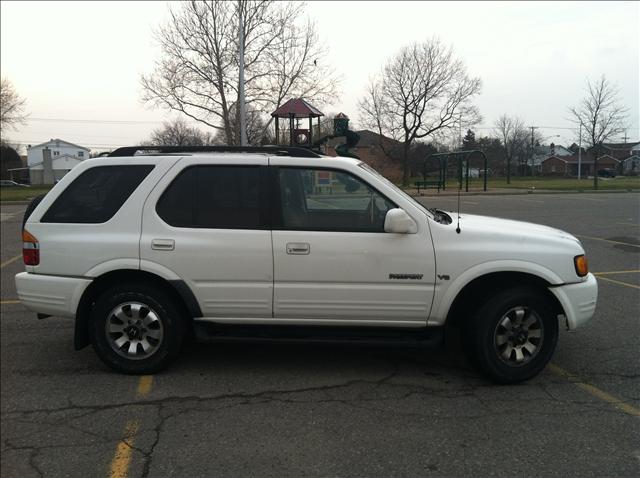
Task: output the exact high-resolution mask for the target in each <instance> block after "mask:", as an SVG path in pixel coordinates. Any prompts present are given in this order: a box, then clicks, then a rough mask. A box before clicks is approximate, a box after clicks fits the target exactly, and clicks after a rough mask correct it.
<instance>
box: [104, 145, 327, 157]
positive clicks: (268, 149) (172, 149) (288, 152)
mask: <svg viewBox="0 0 640 478" xmlns="http://www.w3.org/2000/svg"><path fill="white" fill-rule="evenodd" d="M138 151H147V152H149V153H150V154H172V153H268V154H272V155H274V156H292V157H296V158H319V157H320V155H319V154H318V153H316V152H315V151H311V150H310V149H305V148H295V147H291V146H125V147H123V148H118V149H116V150H114V151H112V152H111V153H109V157H113V156H119V157H122V156H135V154H136V153H137V152H138Z"/></svg>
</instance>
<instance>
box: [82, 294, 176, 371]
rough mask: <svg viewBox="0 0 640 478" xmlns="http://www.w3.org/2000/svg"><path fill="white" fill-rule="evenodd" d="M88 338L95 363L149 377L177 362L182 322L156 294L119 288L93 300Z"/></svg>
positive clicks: (165, 296)
mask: <svg viewBox="0 0 640 478" xmlns="http://www.w3.org/2000/svg"><path fill="white" fill-rule="evenodd" d="M119 317H122V318H123V319H125V320H120V319H119ZM147 322H148V323H147ZM120 328H123V330H119V329H120ZM114 330H117V331H115V332H113V331H114ZM110 331H111V332H110ZM89 335H90V338H91V343H92V345H93V348H94V350H95V351H96V354H97V355H98V357H100V359H101V360H102V361H103V362H104V363H105V364H107V365H108V366H109V367H111V368H112V369H114V370H116V371H118V372H121V373H125V374H151V373H156V372H159V371H161V370H163V369H165V368H166V367H167V366H168V365H169V364H170V363H171V362H173V361H174V360H175V359H176V357H177V356H178V354H179V352H180V347H181V345H182V341H183V338H184V335H185V318H184V314H183V313H182V312H181V309H180V308H179V307H177V306H176V304H175V303H174V302H173V301H172V300H171V298H170V297H168V294H166V293H163V291H161V290H160V289H158V288H156V287H153V286H151V285H146V284H123V285H118V286H115V287H112V288H110V289H108V290H106V291H105V292H103V293H102V294H101V295H100V296H99V297H98V299H97V300H96V302H95V305H94V306H93V308H92V310H91V316H90V323H89ZM120 342H122V344H121V347H120V348H118V346H117V345H118V343H120ZM147 347H148V350H147ZM132 350H133V352H132Z"/></svg>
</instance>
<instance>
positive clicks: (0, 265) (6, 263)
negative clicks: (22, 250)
mask: <svg viewBox="0 0 640 478" xmlns="http://www.w3.org/2000/svg"><path fill="white" fill-rule="evenodd" d="M21 258H22V254H20V255H18V256H15V257H12V258H11V259H7V260H6V261H4V262H3V263H2V264H0V269H2V268H3V267H4V266H8V265H9V264H11V263H12V262H15V261H17V260H18V259H21Z"/></svg>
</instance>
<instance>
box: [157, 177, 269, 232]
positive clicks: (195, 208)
mask: <svg viewBox="0 0 640 478" xmlns="http://www.w3.org/2000/svg"><path fill="white" fill-rule="evenodd" d="M260 193H261V188H260V168H259V167H258V166H209V165H201V166H193V167H190V168H187V169H185V170H184V171H182V172H181V173H180V174H179V175H178V176H177V177H176V179H175V180H174V181H173V182H172V183H171V184H170V185H169V187H168V188H167V189H166V190H165V192H164V193H163V194H162V196H161V197H160V199H159V200H158V204H157V205H156V211H157V213H158V215H159V216H160V217H161V218H162V220H163V221H165V222H166V223H167V224H169V225H170V226H174V227H197V228H211V229H264V218H263V217H262V208H261V205H260V202H261V201H260Z"/></svg>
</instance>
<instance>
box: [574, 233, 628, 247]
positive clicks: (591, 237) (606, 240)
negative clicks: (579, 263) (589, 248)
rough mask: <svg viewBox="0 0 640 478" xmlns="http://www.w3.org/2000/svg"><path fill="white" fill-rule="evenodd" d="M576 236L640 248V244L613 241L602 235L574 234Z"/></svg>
mask: <svg viewBox="0 0 640 478" xmlns="http://www.w3.org/2000/svg"><path fill="white" fill-rule="evenodd" d="M574 236H576V237H581V238H583V239H592V240H594V241H604V242H610V243H612V244H622V245H623V246H631V247H637V248H640V245H639V244H629V243H628V242H620V241H612V240H611V239H604V238H602V237H593V236H583V235H581V234H574Z"/></svg>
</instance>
